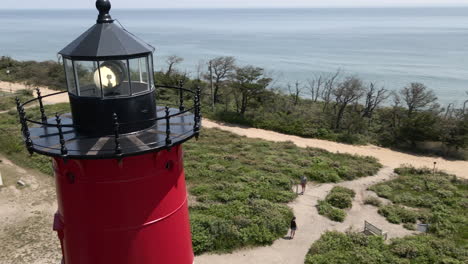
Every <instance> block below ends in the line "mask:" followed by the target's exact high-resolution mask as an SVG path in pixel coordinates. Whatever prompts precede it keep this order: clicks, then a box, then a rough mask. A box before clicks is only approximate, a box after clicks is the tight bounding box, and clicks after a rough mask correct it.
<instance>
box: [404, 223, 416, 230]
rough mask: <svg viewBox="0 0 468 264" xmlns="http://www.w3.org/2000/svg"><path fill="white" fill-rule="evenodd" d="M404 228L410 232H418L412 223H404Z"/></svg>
mask: <svg viewBox="0 0 468 264" xmlns="http://www.w3.org/2000/svg"><path fill="white" fill-rule="evenodd" d="M403 227H404V228H406V229H408V230H416V226H415V225H414V224H412V223H404V224H403Z"/></svg>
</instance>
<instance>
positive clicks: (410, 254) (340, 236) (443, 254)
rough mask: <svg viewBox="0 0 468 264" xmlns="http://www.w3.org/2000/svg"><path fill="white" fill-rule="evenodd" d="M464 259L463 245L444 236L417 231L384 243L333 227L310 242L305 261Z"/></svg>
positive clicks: (406, 263)
mask: <svg viewBox="0 0 468 264" xmlns="http://www.w3.org/2000/svg"><path fill="white" fill-rule="evenodd" d="M467 261H468V256H467V253H466V249H464V248H463V247H461V246H459V245H457V244H456V243H454V242H453V241H451V240H450V239H446V238H436V237H434V236H431V235H417V236H409V237H404V238H397V239H393V240H391V241H390V244H386V243H384V240H383V238H382V237H379V236H367V235H365V234H362V233H354V232H347V233H340V232H336V231H335V232H327V233H325V234H324V235H322V237H321V238H320V239H319V240H317V241H316V242H315V243H314V244H313V245H312V247H311V248H310V250H309V252H308V254H307V256H306V260H305V263H306V264H341V263H381V264H410V263H411V264H412V263H415V264H416V263H417V264H435V263H439V264H442V263H451V264H463V263H467Z"/></svg>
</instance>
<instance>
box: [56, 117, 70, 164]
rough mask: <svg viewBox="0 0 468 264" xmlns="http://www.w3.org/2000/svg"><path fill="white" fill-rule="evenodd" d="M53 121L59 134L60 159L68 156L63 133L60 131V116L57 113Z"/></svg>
mask: <svg viewBox="0 0 468 264" xmlns="http://www.w3.org/2000/svg"><path fill="white" fill-rule="evenodd" d="M55 121H56V123H57V129H58V133H59V139H60V154H61V155H62V157H64V158H65V157H66V156H67V154H68V149H67V147H66V146H65V138H64V137H63V131H62V120H61V119H60V115H59V114H58V113H55Z"/></svg>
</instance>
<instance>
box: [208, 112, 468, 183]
mask: <svg viewBox="0 0 468 264" xmlns="http://www.w3.org/2000/svg"><path fill="white" fill-rule="evenodd" d="M203 127H207V128H219V129H221V130H225V131H229V132H232V133H235V134H238V135H241V136H246V137H249V138H261V139H265V140H270V141H291V142H293V143H294V144H296V145H297V146H299V147H304V148H305V147H314V148H320V149H325V150H327V151H330V152H334V153H338V152H339V153H350V154H359V155H364V156H372V157H375V158H377V159H378V160H379V161H380V163H382V164H383V165H384V166H387V167H392V168H396V167H399V166H400V165H401V164H411V165H413V166H415V167H429V168H432V167H433V166H434V162H437V167H436V168H437V169H440V170H444V171H446V172H448V173H451V174H455V175H457V176H459V177H462V178H465V179H468V161H450V160H446V159H444V158H439V157H427V156H418V155H411V154H406V153H403V152H398V151H394V150H391V149H387V148H381V147H377V146H374V145H366V146H353V145H347V144H342V143H337V142H332V141H327V140H321V139H313V138H302V137H298V136H291V135H286V134H281V133H277V132H273V131H269V130H264V129H257V128H250V127H242V126H238V125H231V124H224V123H218V122H213V121H210V120H206V119H204V120H203Z"/></svg>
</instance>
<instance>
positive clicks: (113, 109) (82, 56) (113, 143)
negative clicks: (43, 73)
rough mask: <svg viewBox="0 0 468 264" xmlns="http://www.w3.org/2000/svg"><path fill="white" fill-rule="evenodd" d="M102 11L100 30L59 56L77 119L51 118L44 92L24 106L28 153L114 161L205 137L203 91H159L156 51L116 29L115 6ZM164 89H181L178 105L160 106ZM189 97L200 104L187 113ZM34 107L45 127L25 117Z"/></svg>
mask: <svg viewBox="0 0 468 264" xmlns="http://www.w3.org/2000/svg"><path fill="white" fill-rule="evenodd" d="M96 7H97V9H98V11H99V15H98V18H97V23H96V24H95V25H94V26H92V27H91V28H90V29H88V30H87V31H86V32H85V33H83V34H82V35H81V36H79V37H78V38H77V39H75V40H74V41H73V42H71V43H70V44H68V45H67V46H66V47H65V48H64V49H62V50H61V51H60V52H59V54H60V55H61V56H62V58H63V66H64V69H65V75H66V80H67V92H68V95H69V98H70V107H71V113H65V114H57V115H56V116H54V117H53V118H49V117H48V116H50V114H48V113H46V112H47V111H45V110H44V106H43V104H42V99H43V98H44V97H46V96H41V94H40V91H39V90H38V97H37V98H36V99H33V100H31V101H28V102H26V103H24V104H21V102H19V101H17V102H18V111H19V114H20V121H21V125H22V131H23V135H24V138H25V142H26V145H27V147H28V150H29V151H30V152H31V153H32V152H38V153H41V154H45V155H49V156H58V155H60V156H64V157H65V156H69V157H73V158H112V157H122V156H130V155H137V154H141V153H143V152H149V151H154V150H158V149H161V148H170V147H171V146H173V145H175V144H179V143H182V142H184V141H185V140H187V139H189V138H191V137H193V136H196V135H198V132H199V129H200V120H201V117H200V96H199V89H196V90H190V89H185V88H183V87H182V85H180V86H179V87H169V86H155V85H154V80H153V78H154V73H153V52H154V48H153V47H152V46H150V45H149V44H147V43H145V42H144V41H142V40H141V39H139V38H137V37H136V36H135V35H133V34H131V33H130V32H128V31H127V30H125V29H124V28H123V27H122V26H120V25H119V24H117V23H114V20H113V19H112V18H111V16H110V14H109V11H110V9H111V5H110V2H109V1H108V0H98V1H96ZM157 89H173V90H174V89H175V90H176V91H177V92H178V96H177V97H178V98H177V102H175V103H176V104H177V105H176V106H175V107H173V108H171V107H169V106H157V105H156V90H157ZM57 94H58V93H57ZM53 95H56V94H52V95H48V96H53ZM190 97H192V98H193V104H192V103H191V102H189V103H187V105H188V107H186V106H185V103H184V100H186V99H190ZM190 101H192V100H190ZM34 102H39V105H40V109H39V110H40V112H41V121H35V120H32V119H29V118H27V115H26V113H25V105H27V104H32V103H34ZM191 104H192V106H191V107H190V105H191Z"/></svg>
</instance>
